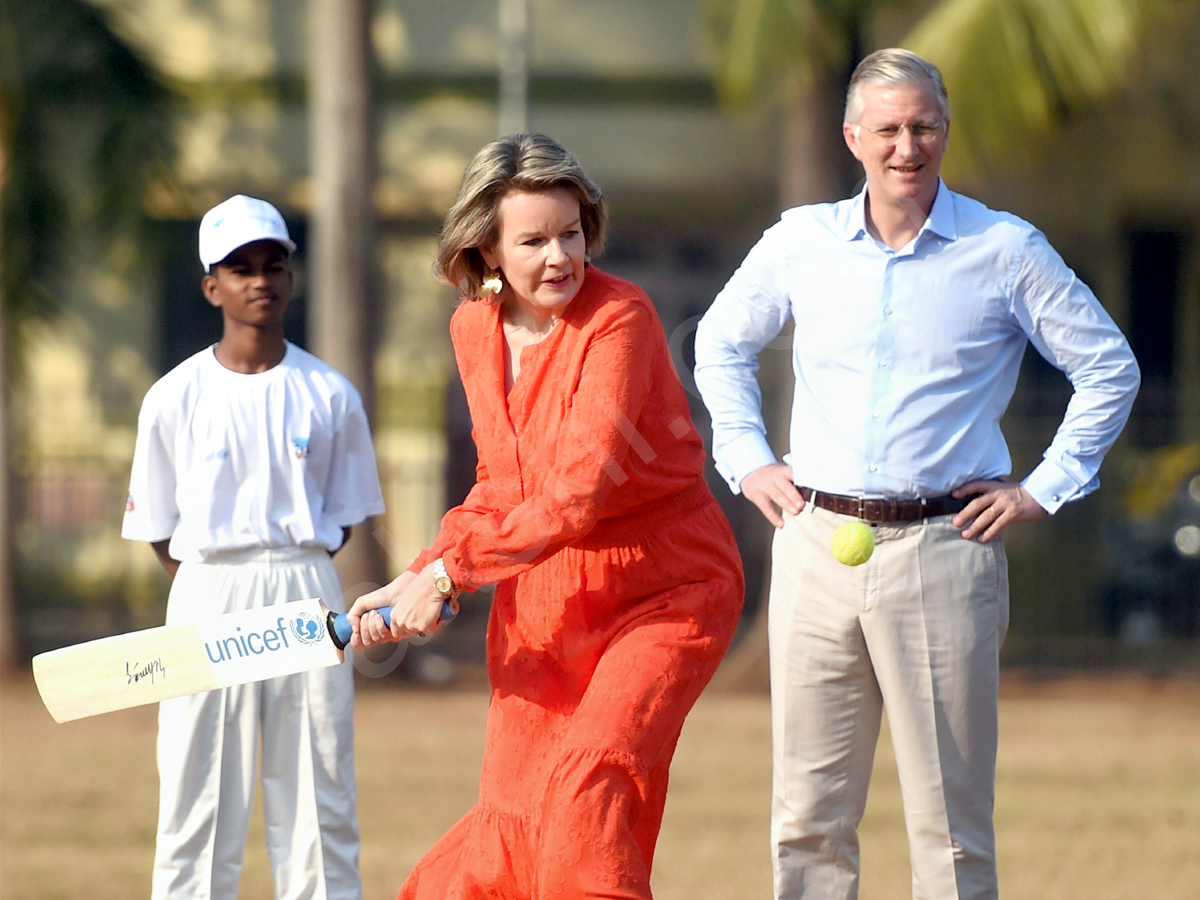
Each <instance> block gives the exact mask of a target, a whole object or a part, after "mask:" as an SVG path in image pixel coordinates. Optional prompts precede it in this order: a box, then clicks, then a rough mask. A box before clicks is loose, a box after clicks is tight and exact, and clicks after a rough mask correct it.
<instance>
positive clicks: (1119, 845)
mask: <svg viewBox="0 0 1200 900" xmlns="http://www.w3.org/2000/svg"><path fill="white" fill-rule="evenodd" d="M485 710H486V697H485V696H484V694H482V693H480V692H479V691H462V692H430V691H417V690H410V689H404V688H397V689H387V688H380V687H378V686H377V685H375V684H370V685H366V686H364V688H363V689H362V690H361V691H360V693H359V703H358V714H357V715H358V718H357V728H358V778H359V784H358V792H359V818H360V824H361V828H362V835H363V855H362V870H363V878H364V882H365V886H366V896H367V897H368V898H387V897H391V896H394V894H395V890H396V888H397V887H398V886H399V884H400V881H401V880H402V879H403V877H404V875H405V874H406V873H407V871H408V869H409V868H410V867H411V865H412V864H413V862H414V861H415V860H416V859H417V858H418V856H419V855H420V854H421V852H422V851H423V850H424V849H425V848H427V847H428V846H429V844H430V843H431V842H432V841H433V840H434V839H435V838H436V837H437V836H438V835H439V834H441V832H442V831H443V830H444V829H445V828H446V827H447V826H449V825H450V824H451V823H452V822H453V821H454V820H455V819H457V818H458V816H459V815H461V814H462V813H463V812H464V811H465V810H466V809H467V808H468V807H469V806H470V805H471V804H472V803H473V801H474V796H475V789H476V779H477V777H478V772H479V760H480V753H481V748H482V736H483V723H484V716H485ZM1000 711H1001V738H1000V762H999V778H998V786H997V809H996V824H997V831H998V839H999V853H1000V883H1001V893H1002V896H1004V897H1005V898H1006V900H1142V898H1154V900H1195V898H1197V897H1200V682H1198V681H1191V680H1147V679H1142V678H1136V677H1125V678H1115V677H1111V678H1090V679H1085V678H1070V679H1057V680H1044V681H1035V680H1029V679H1022V678H1020V677H1019V676H1015V675H1011V674H1010V675H1009V676H1007V677H1006V681H1005V684H1004V689H1003V692H1002V702H1001V709H1000ZM769 730H770V724H769V716H768V709H767V700H766V698H764V697H757V696H738V695H729V694H709V695H706V696H705V697H704V698H702V700H701V702H700V704H699V705H698V706H697V708H696V710H695V711H694V712H693V714H692V717H691V718H690V719H689V721H688V725H687V727H686V728H685V730H684V734H683V739H682V741H681V743H680V746H679V751H678V754H677V756H676V760H675V767H674V769H673V773H672V792H671V795H670V800H669V802H668V804H667V815H666V820H665V823H664V825H663V832H662V837H661V840H660V843H659V851H658V857H657V860H656V863H655V871H654V888H655V895H656V897H657V898H659V900H708V898H711V900H742V898H746V900H750V898H755V900H759V898H769V897H770V884H771V881H770V872H769V861H768V850H767V817H768V806H769V797H770V761H769V756H770V751H769V740H770V736H769ZM154 732H155V710H154V708H153V707H150V708H142V709H136V710H129V711H126V712H123V713H114V714H110V715H107V716H101V717H98V718H94V719H88V720H84V721H80V722H75V723H69V724H66V725H56V724H54V722H53V721H52V720H51V719H50V717H49V715H47V714H46V712H45V710H44V709H43V708H42V706H41V702H40V700H39V699H38V696H37V693H36V691H35V690H34V688H33V685H32V682H31V681H29V680H27V679H10V680H9V681H8V682H6V683H5V684H4V685H3V687H2V690H0V897H2V898H4V900H51V898H72V900H73V898H79V897H87V898H89V900H117V898H121V900H128V898H135V897H143V896H148V893H149V878H150V865H151V861H152V857H153V850H154V827H155V814H156V802H157V800H156V792H157V776H156V774H155V769H154ZM255 822H256V824H255V825H254V826H253V828H252V831H251V836H250V843H249V848H248V850H247V854H246V868H245V873H244V875H243V879H242V891H241V897H243V898H265V897H270V896H271V889H270V874H269V871H268V868H267V863H266V852H265V850H264V848H263V836H262V835H263V831H262V825H261V814H257V815H256V818H255ZM861 833H862V845H863V847H862V855H863V869H864V871H863V879H862V892H861V896H862V898H863V900H902V898H907V897H909V896H910V889H909V873H908V860H907V850H906V846H905V838H904V828H903V820H902V816H901V810H900V796H899V788H898V786H897V783H896V774H895V767H894V763H893V761H892V757H891V747H890V743H889V740H888V738H887V737H886V735H885V736H884V738H883V739H882V740H881V741H880V750H879V754H878V757H877V760H876V777H875V780H874V782H873V784H872V788H871V797H870V802H869V806H868V810H867V815H866V818H865V820H864V822H863V825H862V829H861Z"/></svg>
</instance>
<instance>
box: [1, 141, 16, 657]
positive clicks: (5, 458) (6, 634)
mask: <svg viewBox="0 0 1200 900" xmlns="http://www.w3.org/2000/svg"><path fill="white" fill-rule="evenodd" d="M2 164H3V160H0V166H2ZM2 182H3V178H2V177H0V183H2ZM3 242H4V225H3V221H2V219H0V246H2V245H3ZM3 285H4V270H3V266H0V672H8V671H12V670H13V669H15V668H16V666H17V655H18V653H19V651H20V642H19V641H18V640H17V615H16V596H15V594H14V591H13V572H12V535H13V521H14V519H15V516H14V512H15V510H14V508H13V503H12V498H11V493H10V487H11V484H12V469H11V462H10V459H9V454H10V449H9V448H10V444H11V443H12V423H11V422H10V421H9V416H8V411H9V405H8V391H9V378H8V375H9V372H8V312H7V310H6V309H5V305H4V287H3Z"/></svg>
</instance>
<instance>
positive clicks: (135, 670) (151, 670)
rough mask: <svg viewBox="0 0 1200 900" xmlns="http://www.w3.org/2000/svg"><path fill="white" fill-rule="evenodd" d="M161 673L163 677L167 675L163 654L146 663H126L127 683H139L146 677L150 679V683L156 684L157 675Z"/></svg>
mask: <svg viewBox="0 0 1200 900" xmlns="http://www.w3.org/2000/svg"><path fill="white" fill-rule="evenodd" d="M159 675H161V676H162V677H163V678H166V677H167V669H166V666H164V665H163V662H162V657H161V656H160V657H157V658H156V659H152V660H150V662H148V663H145V664H141V663H130V662H127V663H125V677H126V681H125V683H126V684H137V683H138V682H139V681H145V680H146V679H149V680H150V683H151V684H154V679H155V677H156V676H159Z"/></svg>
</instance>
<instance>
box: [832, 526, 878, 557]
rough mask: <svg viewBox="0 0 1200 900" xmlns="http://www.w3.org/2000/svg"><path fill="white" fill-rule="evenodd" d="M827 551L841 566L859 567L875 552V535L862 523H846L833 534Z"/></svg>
mask: <svg viewBox="0 0 1200 900" xmlns="http://www.w3.org/2000/svg"><path fill="white" fill-rule="evenodd" d="M829 549H831V550H832V551H833V558H834V559H836V560H837V561H838V562H840V563H841V564H842V565H845V566H861V565H862V564H863V563H865V562H866V561H867V560H868V559H870V558H871V554H872V553H874V552H875V535H873V534H872V533H871V529H870V528H868V527H867V526H866V525H864V524H863V523H862V522H847V523H846V524H845V525H842V526H840V527H839V528H838V529H837V530H836V531H835V532H834V533H833V538H832V539H831V540H830V541H829Z"/></svg>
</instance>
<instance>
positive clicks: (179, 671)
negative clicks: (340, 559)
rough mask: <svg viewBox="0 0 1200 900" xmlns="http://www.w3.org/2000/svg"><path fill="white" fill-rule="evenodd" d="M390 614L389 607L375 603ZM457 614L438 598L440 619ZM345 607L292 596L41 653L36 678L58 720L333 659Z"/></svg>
mask: <svg viewBox="0 0 1200 900" xmlns="http://www.w3.org/2000/svg"><path fill="white" fill-rule="evenodd" d="M378 611H379V612H380V613H381V614H382V615H383V618H384V621H385V622H390V621H391V612H392V610H391V607H384V608H383V609H380V610H378ZM453 617H454V613H453V611H452V610H451V608H450V603H449V602H446V603H445V604H443V605H442V616H441V618H442V621H446V620H447V619H451V618H453ZM351 634H352V630H351V628H350V620H349V619H347V618H346V616H345V614H341V615H339V614H336V613H333V612H331V611H330V610H329V608H328V607H327V606H326V605H325V604H324V603H322V602H321V601H320V600H319V599H312V600H297V601H294V602H291V603H284V604H281V605H277V606H264V607H260V608H258V609H248V610H243V611H241V612H235V613H229V614H228V615H222V616H213V617H212V618H211V619H207V620H205V621H203V622H196V623H193V624H189V625H173V626H162V627H159V628H147V629H146V630H145V631H134V632H132V633H130V634H118V635H115V636H113V637H107V638H101V639H100V640H97V641H88V642H87V643H86V644H76V645H75V646H73V647H63V648H62V649H61V650H51V651H50V652H49V653H39V654H38V655H37V656H35V657H34V658H33V678H34V681H35V682H37V687H38V692H39V693H40V694H41V695H42V702H43V703H45V704H46V709H47V710H49V711H50V715H51V716H53V717H54V721H56V722H69V721H71V720H73V719H82V718H84V717H85V716H95V715H99V714H100V713H106V712H112V711H114V710H118V709H128V708H129V707H131V706H141V705H142V704H144V703H157V702H158V701H160V700H166V699H168V698H170V697H182V696H183V695H184V694H198V693H201V692H203V691H212V690H216V689H217V688H223V687H230V686H231V685H235V684H245V683H247V682H250V681H262V680H264V679H267V678H276V677H278V676H280V675H294V674H296V673H297V672H304V671H307V670H308V669H316V668H320V667H323V666H334V665H337V664H338V663H340V662H341V661H342V659H343V658H344V657H343V654H342V651H343V650H344V649H345V647H346V645H347V644H349V643H350V636H351Z"/></svg>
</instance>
